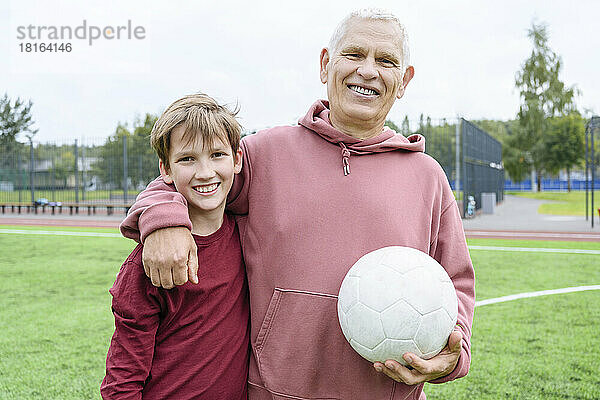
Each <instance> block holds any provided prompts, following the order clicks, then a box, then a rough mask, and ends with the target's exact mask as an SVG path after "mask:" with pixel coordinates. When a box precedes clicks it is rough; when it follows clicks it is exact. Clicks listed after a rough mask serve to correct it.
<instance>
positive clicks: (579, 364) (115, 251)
mask: <svg viewBox="0 0 600 400" xmlns="http://www.w3.org/2000/svg"><path fill="white" fill-rule="evenodd" d="M3 229H18V230H44V231H52V230H58V231H73V232H76V231H86V232H96V233H101V234H106V233H108V234H116V233H117V232H116V230H112V229H91V228H85V229H76V228H50V227H43V228H33V227H32V228H28V227H8V226H0V250H1V251H2V255H3V257H2V259H1V260H0V292H1V293H2V296H1V297H0V309H1V310H2V312H1V314H0V324H1V326H2V335H1V336H0V399H19V400H20V399H78V400H79V399H99V398H100V396H99V390H98V388H99V384H100V381H101V380H102V378H103V376H104V362H105V357H106V350H107V348H108V344H109V341H110V337H111V335H112V330H113V317H112V314H111V311H110V295H109V294H108V288H109V287H110V286H111V285H112V282H113V281H114V277H115V274H116V272H117V271H118V268H119V266H120V264H121V262H122V261H123V259H124V258H125V257H126V256H127V254H129V252H130V251H131V249H132V248H133V246H134V243H133V242H131V241H128V240H125V239H123V238H120V237H118V235H115V237H79V236H54V235H25V234H8V233H1V231H2V230H3ZM469 244H470V245H480V246H515V247H517V246H518V247H551V248H577V249H593V250H600V243H592V242H542V241H512V240H487V239H477V240H469ZM471 255H472V258H473V263H474V265H475V270H476V276H477V281H476V290H477V299H478V300H482V299H487V298H495V297H499V296H504V295H508V294H514V293H520V292H530V291H537V290H545V289H555V288H562V287H569V286H579V285H593V284H596V285H597V284H600V268H598V265H599V259H600V256H598V255H587V254H556V253H550V254H549V253H535V252H500V251H489V250H472V251H471ZM599 326H600V291H589V292H579V293H569V294H561V295H554V296H543V297H536V298H531V299H523V300H517V301H511V302H507V303H500V304H492V305H486V306H483V307H478V308H476V310H475V323H474V330H473V338H472V355H473V359H472V365H471V371H470V373H469V375H468V376H467V377H466V378H464V379H460V380H458V381H455V382H451V383H448V384H443V385H427V386H426V387H425V391H426V393H427V396H428V399H429V400H431V399H433V400H435V399H564V398H571V399H598V398H599V397H600V375H599V374H598V371H600V360H599V359H598V349H600V335H598V327H599Z"/></svg>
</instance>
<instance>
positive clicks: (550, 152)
mask: <svg viewBox="0 0 600 400" xmlns="http://www.w3.org/2000/svg"><path fill="white" fill-rule="evenodd" d="M548 125H549V126H548V131H547V132H546V134H545V135H544V137H543V139H542V142H543V147H544V149H545V152H544V154H543V156H542V162H543V164H544V165H545V167H546V169H547V170H548V172H550V173H553V174H557V173H558V172H559V171H560V170H562V169H566V170H567V182H568V183H567V187H568V191H569V192H570V191H571V176H570V174H571V168H572V167H573V166H575V165H577V164H579V163H580V162H581V161H582V160H583V155H584V152H585V148H584V141H585V123H584V120H583V118H582V117H581V115H579V113H571V114H569V115H567V116H564V117H555V118H552V119H551V120H550V121H549V124H548Z"/></svg>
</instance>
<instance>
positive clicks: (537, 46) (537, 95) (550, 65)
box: [512, 23, 576, 191]
mask: <svg viewBox="0 0 600 400" xmlns="http://www.w3.org/2000/svg"><path fill="white" fill-rule="evenodd" d="M527 36H528V37H529V38H530V39H531V40H532V42H533V50H532V51H531V55H530V56H529V58H528V59H527V60H525V62H524V63H523V64H522V66H521V70H520V71H518V72H517V74H516V77H515V84H516V87H517V88H518V89H519V91H520V97H521V106H520V107H519V113H518V119H519V123H520V125H521V127H522V128H523V129H521V130H520V137H519V138H518V140H513V141H512V142H513V143H512V144H513V145H514V146H516V149H515V150H517V151H521V152H523V153H524V155H525V157H524V158H526V159H529V160H530V165H531V167H533V169H534V170H535V172H536V174H537V184H538V191H539V190H540V189H541V177H542V172H543V171H544V170H546V169H547V166H546V165H545V161H547V159H546V158H545V157H544V153H545V148H544V142H543V140H542V139H543V136H544V133H545V131H546V128H547V119H548V118H551V117H554V116H558V115H565V114H568V113H569V112H572V111H574V110H575V106H574V103H573V98H574V96H575V93H576V89H575V87H574V86H571V87H566V86H565V84H564V83H563V82H561V81H560V79H559V74H560V69H561V67H562V62H561V58H560V56H558V55H557V54H556V53H554V52H553V51H552V50H551V49H550V47H549V46H548V32H547V25H545V24H543V23H542V24H539V25H536V24H535V23H532V25H531V29H529V30H528V34H527Z"/></svg>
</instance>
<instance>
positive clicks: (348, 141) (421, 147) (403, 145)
mask: <svg viewBox="0 0 600 400" xmlns="http://www.w3.org/2000/svg"><path fill="white" fill-rule="evenodd" d="M298 123H299V124H300V125H302V126H304V127H305V128H307V129H309V130H311V131H313V132H314V133H315V134H317V135H319V136H321V137H322V138H323V139H325V140H327V141H328V142H331V143H334V144H337V145H339V146H340V147H342V149H347V151H349V152H350V153H352V154H358V155H362V154H370V153H383V152H386V151H394V150H407V151H420V152H424V151H425V138H424V137H423V136H421V135H419V134H414V135H410V136H409V137H404V136H403V135H401V134H399V133H396V132H395V131H394V130H392V129H390V128H388V127H387V126H386V127H384V128H383V131H382V132H381V133H380V134H379V135H377V136H374V137H372V138H368V139H365V140H361V139H357V138H355V137H352V136H350V135H346V134H345V133H342V132H340V131H338V130H337V129H335V128H334V127H333V126H332V125H331V122H330V121H329V101H327V100H317V101H316V102H315V103H314V104H313V105H312V106H311V107H310V109H309V110H308V113H306V115H305V116H304V117H302V118H301V119H300V120H299V121H298Z"/></svg>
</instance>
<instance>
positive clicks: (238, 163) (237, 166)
mask: <svg viewBox="0 0 600 400" xmlns="http://www.w3.org/2000/svg"><path fill="white" fill-rule="evenodd" d="M242 158H243V157H242V149H238V151H236V153H235V154H234V157H233V172H235V173H236V174H239V173H240V171H241V170H242V163H243V161H242Z"/></svg>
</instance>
